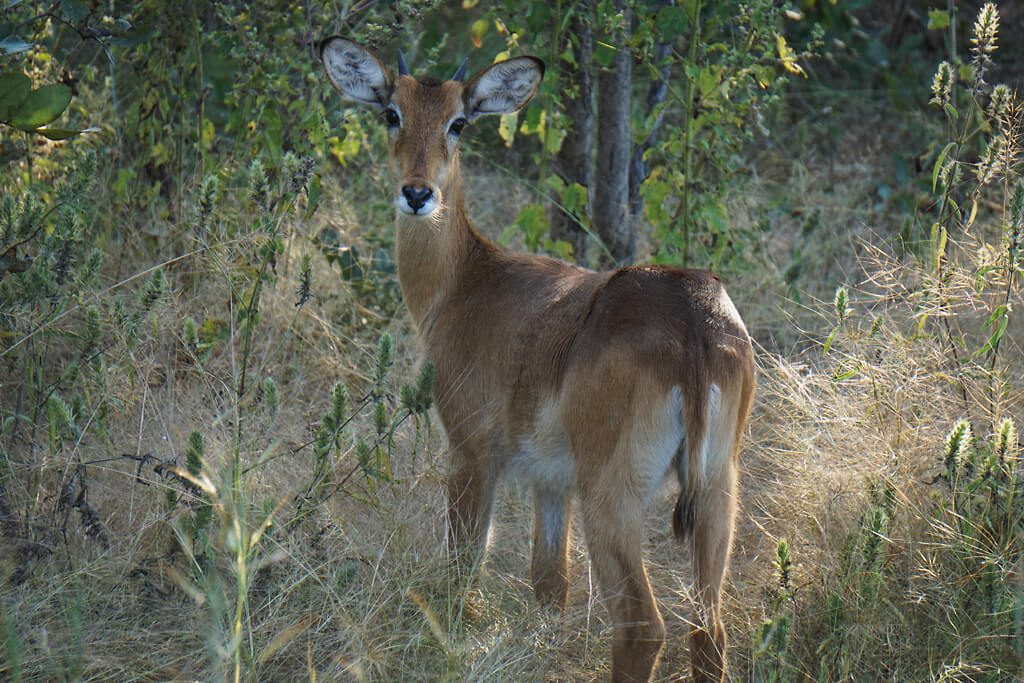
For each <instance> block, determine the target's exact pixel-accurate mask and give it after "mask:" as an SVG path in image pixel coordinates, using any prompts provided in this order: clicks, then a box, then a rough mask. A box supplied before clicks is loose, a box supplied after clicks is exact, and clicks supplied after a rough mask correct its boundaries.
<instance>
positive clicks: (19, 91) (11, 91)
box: [0, 71, 32, 121]
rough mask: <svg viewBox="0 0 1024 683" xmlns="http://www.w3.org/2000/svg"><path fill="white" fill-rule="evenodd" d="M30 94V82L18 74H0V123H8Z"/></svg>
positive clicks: (16, 72) (24, 76)
mask: <svg viewBox="0 0 1024 683" xmlns="http://www.w3.org/2000/svg"><path fill="white" fill-rule="evenodd" d="M30 92H32V81H30V80H29V79H28V76H26V75H25V74H23V73H21V72H19V71H13V72H11V73H6V74H0V121H10V120H11V119H12V118H13V117H14V112H16V111H17V110H18V107H19V106H20V105H21V103H22V102H24V101H25V99H26V98H27V97H28V95H29V93H30Z"/></svg>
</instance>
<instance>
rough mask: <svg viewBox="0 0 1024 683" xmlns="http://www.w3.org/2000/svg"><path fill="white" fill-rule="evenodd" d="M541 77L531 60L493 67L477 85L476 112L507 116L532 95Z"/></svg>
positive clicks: (515, 61) (514, 61)
mask: <svg viewBox="0 0 1024 683" xmlns="http://www.w3.org/2000/svg"><path fill="white" fill-rule="evenodd" d="M538 75H539V74H538V73H537V67H536V66H535V65H534V64H533V63H532V62H530V61H529V60H513V61H511V62H508V63H506V64H499V65H498V66H495V67H492V68H491V70H490V71H488V72H487V73H486V74H484V77H483V78H481V79H480V82H479V83H477V86H476V111H477V113H479V114H493V113H508V112H512V111H514V110H516V109H518V108H519V107H521V106H522V105H523V103H524V102H525V101H526V100H527V99H528V98H529V97H530V95H531V94H533V89H534V87H536V85H537V80H538Z"/></svg>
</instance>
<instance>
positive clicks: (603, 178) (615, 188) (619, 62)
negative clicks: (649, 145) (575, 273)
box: [593, 0, 636, 267]
mask: <svg viewBox="0 0 1024 683" xmlns="http://www.w3.org/2000/svg"><path fill="white" fill-rule="evenodd" d="M625 4H626V3H625V2H624V0H616V2H615V7H616V9H618V10H622V11H623V13H624V15H625V27H626V28H624V29H623V30H622V31H621V32H620V33H619V34H618V35H615V36H613V38H614V42H615V47H616V48H617V52H616V54H615V58H614V60H613V62H612V65H611V67H610V68H608V69H602V70H601V71H600V73H599V74H598V77H597V98H598V102H597V113H598V129H597V177H596V178H595V184H594V193H593V206H594V214H593V225H594V232H595V233H596V234H597V236H598V237H599V238H600V239H601V241H602V242H603V243H604V245H605V247H606V248H607V252H605V251H604V250H602V252H601V254H600V256H599V261H600V263H601V265H602V266H606V267H614V266H618V265H624V264H628V263H632V261H633V260H634V259H635V257H636V232H635V231H634V229H633V221H632V217H631V215H630V210H629V165H630V157H631V156H632V139H631V134H630V121H629V114H630V102H631V99H632V98H631V97H630V91H631V85H632V69H633V57H632V55H631V54H630V51H629V43H628V38H629V28H628V27H629V24H630V22H631V20H632V14H631V12H630V11H629V9H628V8H627V7H625Z"/></svg>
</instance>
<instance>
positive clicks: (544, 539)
mask: <svg viewBox="0 0 1024 683" xmlns="http://www.w3.org/2000/svg"><path fill="white" fill-rule="evenodd" d="M533 498H534V500H533V506H534V523H533V562H532V563H531V565H530V578H531V580H532V581H533V594H534V595H535V596H537V601H538V602H539V603H540V604H542V605H552V606H554V607H559V608H561V607H564V606H565V600H566V596H567V595H568V592H569V527H570V522H571V516H572V496H571V495H570V494H569V493H567V492H565V491H558V490H552V489H549V488H546V487H544V486H537V488H536V489H535V490H534V496H533Z"/></svg>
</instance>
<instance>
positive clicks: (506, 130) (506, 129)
mask: <svg viewBox="0 0 1024 683" xmlns="http://www.w3.org/2000/svg"><path fill="white" fill-rule="evenodd" d="M518 120H519V112H517V111H514V112H512V113H511V114H502V115H501V118H500V119H499V120H498V135H500V136H501V139H502V140H504V141H505V146H506V147H511V146H512V141H513V140H514V139H515V137H516V122H517V121H518Z"/></svg>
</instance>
